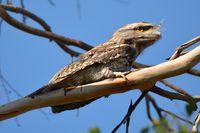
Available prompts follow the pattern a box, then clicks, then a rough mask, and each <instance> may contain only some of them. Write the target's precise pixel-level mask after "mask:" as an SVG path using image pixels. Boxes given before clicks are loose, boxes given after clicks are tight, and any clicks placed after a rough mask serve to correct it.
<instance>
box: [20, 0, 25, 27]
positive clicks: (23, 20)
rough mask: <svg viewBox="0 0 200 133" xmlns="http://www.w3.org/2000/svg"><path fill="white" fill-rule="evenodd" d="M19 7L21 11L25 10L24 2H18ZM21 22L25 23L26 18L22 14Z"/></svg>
mask: <svg viewBox="0 0 200 133" xmlns="http://www.w3.org/2000/svg"><path fill="white" fill-rule="evenodd" d="M20 5H21V8H22V9H24V8H25V5H24V0H20ZM22 22H23V23H26V16H25V15H24V14H22Z"/></svg>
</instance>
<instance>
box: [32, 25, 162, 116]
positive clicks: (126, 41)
mask: <svg viewBox="0 0 200 133" xmlns="http://www.w3.org/2000/svg"><path fill="white" fill-rule="evenodd" d="M159 29H160V26H159V25H154V24H151V23H147V22H139V23H132V24H128V25H126V26H124V27H122V28H120V29H119V30H117V31H116V32H115V33H114V34H113V36H112V37H111V38H110V39H109V40H108V41H107V42H105V43H103V44H101V45H99V46H97V47H95V48H93V49H91V50H90V51H88V52H86V53H85V54H83V55H81V56H80V57H79V59H78V60H77V61H75V62H74V63H72V64H70V65H68V66H66V67H64V68H62V69H61V70H60V71H59V72H58V73H57V74H56V75H55V76H54V77H53V78H52V79H51V80H50V81H49V85H51V84H55V86H56V87H52V86H51V87H48V85H47V86H44V87H42V89H40V90H38V91H36V92H35V93H33V94H31V95H30V96H35V95H38V94H41V93H46V92H49V91H53V90H55V89H60V88H68V87H71V86H77V85H84V84H88V83H92V82H97V81H100V80H104V79H107V78H112V77H116V73H118V72H127V71H129V70H130V69H131V66H132V63H133V62H134V60H135V59H136V57H137V56H138V55H139V54H140V53H141V52H142V51H143V50H144V49H145V48H147V47H148V46H150V45H152V44H153V43H154V42H155V41H157V40H158V39H159V38H160V32H159ZM96 99H98V98H96ZM96 99H91V100H89V101H84V102H78V103H71V104H65V105H59V106H54V107H52V111H53V112H54V113H58V112H61V111H64V110H70V109H75V108H80V107H83V106H85V105H87V104H89V103H90V102H92V101H94V100H96Z"/></svg>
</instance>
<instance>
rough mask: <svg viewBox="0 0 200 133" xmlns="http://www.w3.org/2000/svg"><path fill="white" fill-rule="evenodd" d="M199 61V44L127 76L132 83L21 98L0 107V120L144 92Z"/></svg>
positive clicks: (117, 82) (121, 81)
mask: <svg viewBox="0 0 200 133" xmlns="http://www.w3.org/2000/svg"><path fill="white" fill-rule="evenodd" d="M199 61H200V46H198V47H196V48H194V49H193V50H191V51H190V52H189V53H187V54H185V55H183V56H181V57H179V58H177V59H175V60H171V61H167V62H165V63H162V64H159V65H156V66H152V67H149V68H144V69H141V70H138V71H135V72H132V73H130V74H128V75H127V79H128V80H129V83H127V81H126V80H125V79H123V78H115V79H111V80H110V79H107V80H104V81H100V82H95V83H91V84H86V85H82V86H77V87H74V88H73V89H72V90H71V91H69V92H67V94H66V95H65V91H64V89H59V90H55V91H52V92H49V93H46V94H42V95H39V96H35V98H34V99H32V98H30V97H26V98H22V99H19V100H16V101H13V102H11V103H9V104H6V105H2V106H1V107H0V120H5V119H8V118H11V117H14V116H17V115H19V114H22V113H25V112H27V111H30V110H34V109H38V108H42V107H47V106H55V105H60V104H67V103H73V102H80V101H85V100H89V99H92V98H96V97H101V96H105V95H110V94H116V93H123V92H126V91H129V90H132V89H138V88H139V89H140V90H142V91H145V90H148V89H150V88H152V86H153V85H154V84H155V82H156V81H159V80H161V79H165V78H169V77H173V76H177V75H180V74H183V73H185V72H187V71H188V70H189V69H191V68H192V67H193V66H195V65H196V64H197V63H199Z"/></svg>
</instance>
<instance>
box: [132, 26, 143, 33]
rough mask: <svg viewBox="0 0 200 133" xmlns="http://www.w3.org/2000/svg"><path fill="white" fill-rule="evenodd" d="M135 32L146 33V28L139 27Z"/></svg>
mask: <svg viewBox="0 0 200 133" xmlns="http://www.w3.org/2000/svg"><path fill="white" fill-rule="evenodd" d="M134 30H135V31H137V32H144V27H137V28H135V29H134Z"/></svg>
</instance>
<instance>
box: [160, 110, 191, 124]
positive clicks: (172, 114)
mask: <svg viewBox="0 0 200 133" xmlns="http://www.w3.org/2000/svg"><path fill="white" fill-rule="evenodd" d="M160 110H161V111H162V112H165V113H167V114H169V115H171V116H172V117H175V118H177V119H179V120H182V121H184V122H186V123H188V124H190V125H193V123H192V122H191V121H188V120H186V119H184V118H182V117H180V116H178V115H176V114H175V113H173V112H170V111H167V110H164V109H162V108H160Z"/></svg>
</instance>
